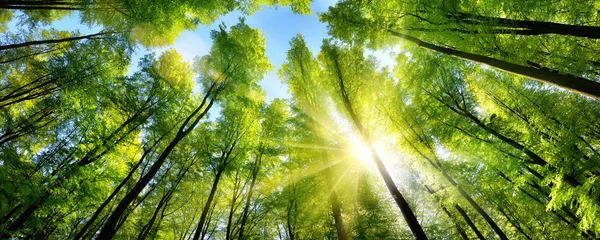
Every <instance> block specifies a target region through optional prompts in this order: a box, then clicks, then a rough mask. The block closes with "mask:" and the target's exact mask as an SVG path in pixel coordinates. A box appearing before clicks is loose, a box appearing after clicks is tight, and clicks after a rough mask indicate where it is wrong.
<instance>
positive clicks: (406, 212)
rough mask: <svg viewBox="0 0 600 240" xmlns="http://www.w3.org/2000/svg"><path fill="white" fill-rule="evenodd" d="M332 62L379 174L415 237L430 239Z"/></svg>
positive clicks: (351, 112) (344, 100)
mask: <svg viewBox="0 0 600 240" xmlns="http://www.w3.org/2000/svg"><path fill="white" fill-rule="evenodd" d="M332 60H333V62H334V65H335V68H336V71H337V73H338V74H337V77H338V84H339V86H340V90H341V92H340V95H341V97H342V101H343V103H344V107H345V108H346V111H347V112H348V113H349V114H350V117H351V120H352V122H353V124H354V126H355V127H356V128H357V129H358V131H359V132H360V135H361V137H362V139H363V142H364V143H365V144H366V145H367V148H368V149H369V152H370V153H371V157H372V159H373V161H374V162H375V165H376V166H377V169H378V170H379V173H380V175H381V177H382V178H383V181H384V182H385V185H386V187H387V189H388V191H389V192H390V194H391V195H392V198H394V200H395V201H396V204H397V205H398V208H400V211H401V212H402V215H403V216H404V220H406V223H407V224H408V227H409V228H410V230H411V231H412V233H413V234H414V235H415V237H416V238H417V239H419V240H421V239H428V238H427V235H425V232H424V231H423V228H422V227H421V224H419V221H418V220H417V217H416V216H415V214H414V212H413V211H412V209H411V208H410V206H409V205H408V202H407V201H406V199H405V198H404V196H403V195H402V193H400V191H399V190H398V187H396V184H395V183H394V179H392V176H390V174H389V172H388V171H387V169H386V168H385V165H384V164H383V161H382V160H381V158H380V157H379V154H378V153H377V150H375V147H374V146H373V143H372V142H371V139H370V137H369V134H368V132H367V131H366V129H365V128H364V127H363V125H362V123H361V122H360V119H359V118H358V116H357V115H356V113H355V112H354V108H352V104H351V102H350V99H349V98H348V95H347V93H346V89H345V87H344V80H343V78H342V75H341V69H340V66H339V63H338V59H337V56H333V59H332Z"/></svg>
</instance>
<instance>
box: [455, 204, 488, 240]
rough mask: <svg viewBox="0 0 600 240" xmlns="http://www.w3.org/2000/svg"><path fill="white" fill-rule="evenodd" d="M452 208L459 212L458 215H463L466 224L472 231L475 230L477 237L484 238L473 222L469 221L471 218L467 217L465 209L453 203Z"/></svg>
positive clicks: (483, 239)
mask: <svg viewBox="0 0 600 240" xmlns="http://www.w3.org/2000/svg"><path fill="white" fill-rule="evenodd" d="M454 208H455V209H456V211H458V213H460V215H461V216H462V217H463V219H464V220H465V222H466V223H467V225H469V227H470V228H471V229H472V230H473V232H475V235H477V237H478V238H479V239H482V240H485V237H484V236H483V235H482V234H481V232H480V231H479V229H478V228H477V226H475V223H473V221H471V218H470V217H469V215H467V213H466V212H465V210H464V209H462V208H461V207H460V206H459V205H458V204H456V205H454Z"/></svg>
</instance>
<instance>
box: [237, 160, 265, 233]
mask: <svg viewBox="0 0 600 240" xmlns="http://www.w3.org/2000/svg"><path fill="white" fill-rule="evenodd" d="M261 158H262V152H261V153H260V154H259V156H258V159H257V160H256V161H255V162H254V170H253V171H252V180H251V182H250V189H249V190H248V195H247V196H246V204H245V206H244V211H243V212H242V222H241V223H240V235H239V237H238V238H239V239H244V227H245V226H246V222H247V221H248V215H250V202H251V200H252V195H253V193H254V185H255V184H256V178H257V176H258V170H259V164H260V159H261Z"/></svg>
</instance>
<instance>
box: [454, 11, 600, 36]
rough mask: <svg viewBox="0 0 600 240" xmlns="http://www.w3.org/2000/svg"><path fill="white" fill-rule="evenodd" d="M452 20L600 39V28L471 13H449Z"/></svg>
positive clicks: (530, 33) (536, 33)
mask: <svg viewBox="0 0 600 240" xmlns="http://www.w3.org/2000/svg"><path fill="white" fill-rule="evenodd" d="M448 16H449V18H450V19H454V20H456V21H458V22H460V23H466V24H473V25H486V26H496V27H502V28H508V29H510V28H519V29H520V30H521V31H526V32H528V33H529V34H527V35H541V34H559V35H566V36H574V37H586V38H592V39H598V38H600V27H596V26H581V25H570V24H562V23H554V22H544V21H531V20H517V19H508V18H499V17H487V16H481V15H477V14H470V13H462V12H459V13H448Z"/></svg>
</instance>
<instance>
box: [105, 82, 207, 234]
mask: <svg viewBox="0 0 600 240" xmlns="http://www.w3.org/2000/svg"><path fill="white" fill-rule="evenodd" d="M215 86H216V84H213V85H211V87H210V88H209V90H208V92H207V93H206V96H205V97H204V99H203V100H202V103H200V105H199V106H198V108H196V109H195V110H194V111H193V112H192V113H191V114H190V115H189V116H188V117H187V118H186V119H185V121H184V122H183V124H182V125H181V127H180V128H179V130H178V131H177V134H176V136H175V138H174V139H173V140H172V141H171V142H170V143H169V145H168V146H167V147H166V148H165V150H163V152H162V153H161V154H160V156H159V157H158V159H157V160H156V162H154V164H152V166H151V167H150V169H149V170H148V173H146V175H144V176H143V177H142V178H140V180H139V181H138V182H137V183H136V184H135V186H134V187H133V188H132V189H131V191H129V193H127V195H125V197H124V198H123V199H122V200H121V202H119V204H118V205H117V207H116V208H115V210H114V211H113V212H112V214H111V215H110V217H109V218H108V220H107V221H106V224H105V225H104V227H103V228H102V230H100V234H99V235H98V238H99V239H110V238H112V237H113V236H114V234H115V233H116V232H117V230H118V228H117V224H118V222H119V219H120V218H121V216H122V215H123V214H124V213H125V211H126V210H127V208H128V207H129V205H130V204H131V203H132V202H133V201H134V200H135V199H136V198H137V196H138V195H139V194H140V193H141V192H142V190H144V188H145V187H146V186H147V185H148V183H150V181H151V180H152V179H153V178H154V176H155V175H156V173H158V171H159V170H160V168H161V167H162V165H163V163H164V162H165V160H166V159H167V157H168V156H169V154H171V152H172V151H173V149H175V146H177V144H179V142H180V141H181V140H183V138H185V137H186V136H187V135H188V134H189V133H190V132H191V130H192V129H194V128H195V127H196V125H197V124H198V122H199V121H200V120H201V119H202V118H203V117H204V116H205V115H206V113H208V110H209V109H210V108H211V107H212V105H213V103H214V100H215V98H214V97H213V98H211V99H210V100H209V103H208V105H207V106H206V108H205V109H204V111H202V112H201V113H200V114H199V115H198V113H199V112H200V110H202V108H203V107H204V105H205V103H206V102H207V100H208V98H209V96H210V95H212V90H213V89H214V88H215ZM194 118H195V119H194ZM192 119H194V120H193V121H192ZM188 123H189V124H190V125H189V126H188Z"/></svg>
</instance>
